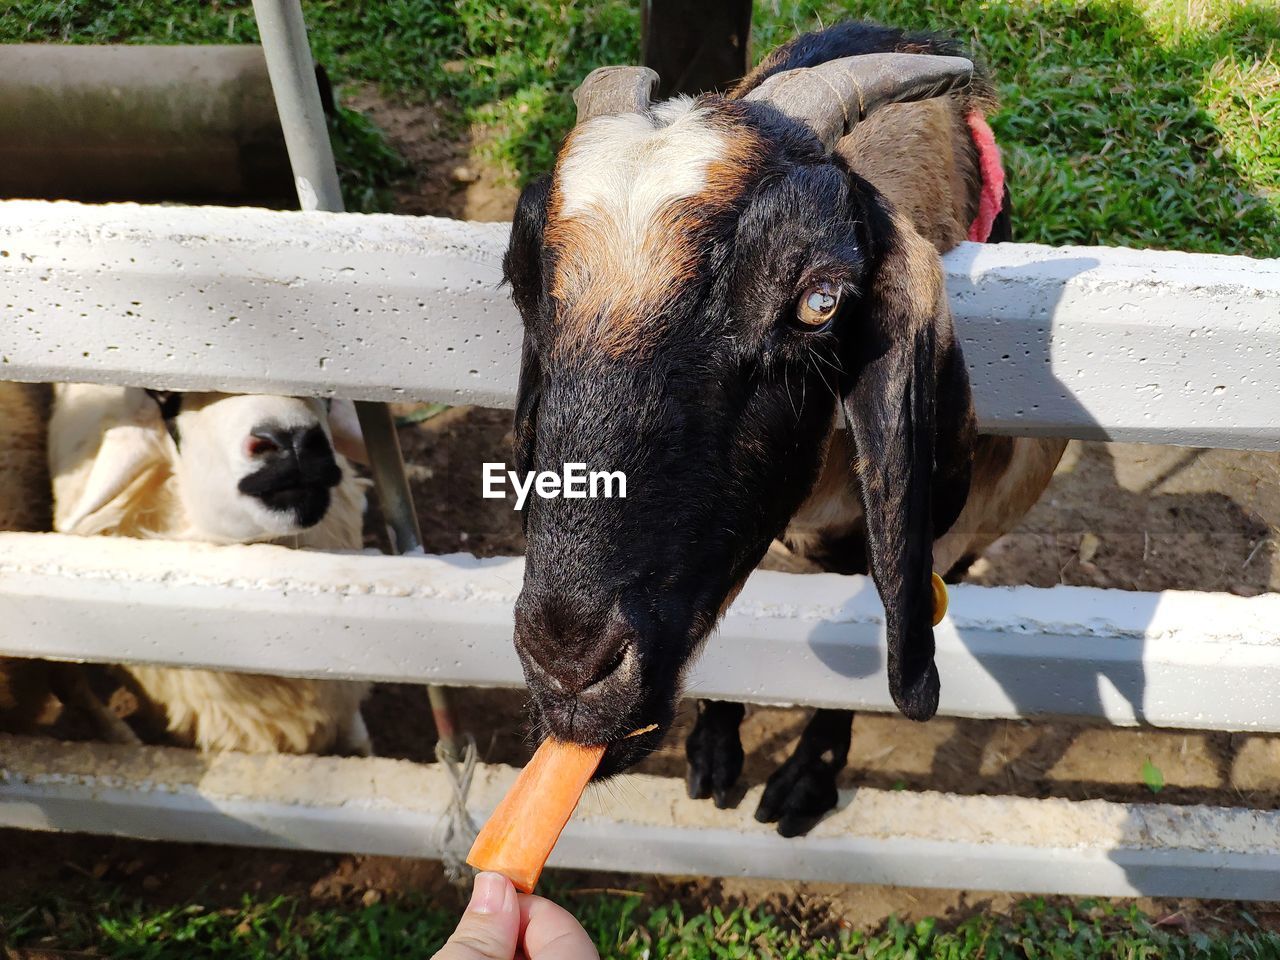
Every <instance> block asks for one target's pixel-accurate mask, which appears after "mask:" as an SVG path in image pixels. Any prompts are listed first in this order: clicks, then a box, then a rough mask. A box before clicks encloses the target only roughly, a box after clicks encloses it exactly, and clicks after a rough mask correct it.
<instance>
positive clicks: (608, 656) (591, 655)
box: [516, 635, 635, 697]
mask: <svg viewBox="0 0 1280 960" xmlns="http://www.w3.org/2000/svg"><path fill="white" fill-rule="evenodd" d="M516 644H517V648H518V649H519V650H521V651H522V652H523V654H524V665H525V673H526V675H532V678H534V679H536V681H537V682H538V684H539V685H541V686H545V687H547V688H549V689H550V690H551V691H552V692H554V693H556V694H559V695H561V696H566V697H584V696H585V697H590V696H597V695H599V694H601V693H603V692H605V691H606V689H608V688H609V687H610V683H609V681H610V680H611V679H612V678H614V677H617V676H618V675H619V674H621V673H622V672H623V670H624V669H626V668H627V667H628V665H629V661H634V658H635V644H634V642H633V641H632V639H631V638H630V637H628V636H622V635H619V636H606V637H602V638H601V641H600V643H598V644H593V645H592V646H591V647H590V648H589V649H585V650H573V649H562V648H559V647H558V646H557V645H556V644H555V642H554V640H553V639H552V638H546V640H545V641H535V642H531V643H529V642H526V643H521V642H520V640H519V639H517V641H516ZM630 665H632V666H634V664H633V663H631V664H630Z"/></svg>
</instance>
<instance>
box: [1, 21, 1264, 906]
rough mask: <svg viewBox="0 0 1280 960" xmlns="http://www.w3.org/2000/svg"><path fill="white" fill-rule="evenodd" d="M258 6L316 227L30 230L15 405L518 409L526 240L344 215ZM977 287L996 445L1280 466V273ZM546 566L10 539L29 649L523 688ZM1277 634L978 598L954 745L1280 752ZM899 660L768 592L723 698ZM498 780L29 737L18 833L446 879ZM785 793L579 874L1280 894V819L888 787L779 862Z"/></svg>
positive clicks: (812, 691) (1099, 265) (1238, 263)
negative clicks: (1166, 740) (1155, 742)
mask: <svg viewBox="0 0 1280 960" xmlns="http://www.w3.org/2000/svg"><path fill="white" fill-rule="evenodd" d="M255 6H256V8H257V10H258V14H259V17H260V25H261V28H262V34H263V40H264V44H265V46H266V50H267V56H268V64H269V67H270V70H271V78H272V82H273V85H274V86H275V89H276V93H277V100H278V104H279V106H280V108H281V114H282V121H283V125H284V128H285V131H286V137H287V139H288V141H289V147H290V157H291V160H292V162H293V165H294V171H295V174H296V176H297V178H298V182H299V194H300V196H301V197H302V200H303V207H304V211H303V212H269V211H265V210H251V209H235V210H231V209H223V208H216V207H200V208H196V207H159V206H138V205H131V204H120V205H107V206H82V205H78V204H72V203H43V202H31V201H10V202H6V203H2V204H0V310H2V311H3V312H2V314H0V316H2V317H3V330H4V339H3V341H2V342H0V375H2V376H3V377H4V378H5V379H10V380H22V381H84V382H100V383H118V384H128V385H137V386H150V387H159V388H166V389H179V390H219V391H232V392H237V391H242V392H263V393H276V394H299V395H310V396H336V397H347V398H352V399H355V400H360V401H402V400H431V401H441V402H445V403H450V404H481V405H487V406H504V407H508V408H509V407H510V406H511V404H512V402H513V398H514V393H515V385H516V375H517V367H518V353H519V343H520V338H521V328H520V320H519V317H518V315H517V313H516V311H515V308H514V307H513V306H512V305H511V304H510V302H509V301H508V299H507V296H506V294H505V292H504V291H502V290H500V289H499V280H500V276H501V272H500V260H501V256H502V251H503V250H504V248H505V245H506V239H507V231H508V228H507V226H506V225H501V224H478V223H467V222H459V221H452V220H443V219H436V218H429V217H423V218H418V217H399V216H359V215H348V214H343V213H336V212H323V211H324V210H326V209H330V210H332V209H336V198H337V183H336V179H335V177H334V173H333V166H332V158H331V156H330V154H329V150H328V144H327V140H326V139H325V138H324V135H323V130H324V128H323V124H322V121H321V118H320V116H319V114H318V98H317V96H316V92H315V89H314V85H313V78H312V74H311V64H310V56H309V52H308V50H307V46H306V41H305V34H304V32H303V31H302V21H301V12H300V10H299V9H298V6H297V3H296V0H259V2H258V3H257V4H256V5H255ZM945 268H946V271H947V283H948V290H949V293H950V298H951V307H952V310H953V313H954V315H955V322H956V327H957V330H958V331H959V334H960V336H961V338H962V341H963V349H964V352H965V356H966V358H967V360H968V363H969V366H970V376H971V378H972V381H973V388H974V393H975V398H976V401H977V404H978V414H979V418H980V427H981V428H982V429H984V430H986V431H990V432H997V433H1007V434H1024V435H1032V436H1059V437H1076V438H1080V439H1089V440H1100V439H1108V440H1124V441H1133V442H1148V443H1162V444H1182V445H1189V446H1211V447H1230V448H1242V449H1257V450H1280V401H1278V400H1277V396H1276V375H1275V371H1276V369H1277V367H1280V261H1258V260H1250V259H1246V258H1243V257H1228V256H1207V255H1190V254H1183V253H1163V252H1148V251H1136V250H1123V249H1105V248H1083V247H1080V248H1050V247H1042V246H1033V245H1020V244H1002V245H995V246H985V245H980V244H973V243H966V244H962V245H960V247H959V248H958V249H956V250H955V251H953V252H952V253H951V254H949V255H948V256H947V257H946V258H945ZM366 409H367V410H369V411H371V412H370V414H369V418H367V419H366V420H365V423H366V432H369V431H370V428H371V426H372V427H373V428H374V429H376V423H375V420H376V416H375V414H376V408H366ZM371 439H372V437H371ZM392 513H395V510H394V505H393V510H392ZM411 528H412V519H411V518H408V519H405V518H404V517H401V518H400V519H399V521H398V530H397V540H398V542H399V545H400V546H401V547H402V548H411V547H412V546H413V545H414V540H413V533H412V529H411ZM522 566H523V565H522V561H521V560H520V559H518V558H506V559H495V560H476V559H474V558H472V557H470V556H464V555H450V556H425V555H422V554H421V553H420V552H417V553H415V552H413V551H412V550H410V551H409V553H408V555H402V556H373V555H363V554H359V555H357V554H326V553H315V552H305V551H290V550H286V549H285V548H282V547H275V546H267V545H254V546H212V545H206V544H190V543H173V542H146V541H132V540H123V539H94V538H90V539H82V538H78V537H70V536H59V535H54V534H18V533H6V534H0V620H2V621H3V623H4V629H3V631H0V654H4V655H13V656H40V657H47V658H54V659H68V660H83V661H101V662H126V663H154V664H161V665H170V666H187V667H200V668H212V669H234V670H239V671H252V672H261V673H275V674H281V675H293V676H311V677H319V678H351V679H367V680H383V681H391V680H394V681H401V682H404V681H409V682H418V683H423V684H431V685H434V686H440V687H447V686H507V687H513V686H519V685H521V684H522V682H523V678H522V674H521V671H520V667H519V663H518V660H517V658H516V655H515V651H514V650H513V648H512V645H511V634H512V604H513V602H514V600H515V597H516V594H517V593H518V591H519V587H520V583H521V579H522ZM1278 625H1280V596H1276V595H1264V596H1259V597H1253V598H1242V597H1236V596H1232V595H1227V594H1212V593H1193V592H1178V591H1170V592H1164V593H1136V592H1123V591H1116V590H1098V589H1090V588H1074V587H1056V588H1053V589H1047V590H1046V589H1033V588H1026V587H1018V588H983V587H977V586H965V585H962V586H957V587H955V588H953V590H952V595H951V605H950V612H949V615H948V617H947V618H946V620H945V621H944V622H943V623H942V624H941V625H940V626H939V627H938V628H937V631H936V636H937V646H938V651H937V663H938V669H939V672H940V673H941V675H942V677H943V688H942V703H941V710H940V712H941V713H943V714H945V715H951V716H959V717H976V718H1017V717H1040V716H1075V717H1089V718H1097V719H1100V720H1104V721H1106V722H1109V723H1112V724H1118V725H1133V724H1153V725H1156V726H1162V727H1172V728H1184V729H1215V730H1241V731H1255V732H1263V731H1280V693H1278V692H1277V691H1280V626H1278ZM230 641H234V642H230ZM883 661H884V653H883V611H882V609H881V606H880V601H879V598H878V596H877V595H876V592H875V589H874V586H873V585H872V583H871V581H870V580H869V579H866V578H860V577H841V576H835V575H828V574H811V575H795V574H782V573H772V572H757V573H756V574H755V575H753V576H752V577H751V579H750V581H749V582H748V584H747V586H746V588H745V589H744V590H743V592H742V594H741V595H740V596H739V597H738V599H737V600H736V602H735V603H734V604H733V606H732V608H731V609H730V610H729V612H728V614H727V616H726V617H725V619H724V621H723V623H722V625H721V627H720V628H719V630H718V631H717V633H716V634H715V636H714V637H713V639H712V641H711V643H710V644H709V646H708V648H707V650H706V652H705V653H704V655H703V656H702V658H701V661H700V662H699V664H698V666H697V668H696V671H695V673H694V675H693V676H692V677H691V678H690V686H691V687H692V688H694V689H696V690H697V692H698V695H699V696H703V697H710V698H716V699H725V700H738V701H745V702H750V703H761V704H796V705H812V706H827V707H843V708H852V709H858V710H873V711H888V710H892V709H894V708H893V704H892V702H891V701H890V700H889V696H888V691H887V686H886V683H885V679H884V663H883ZM469 775H470V777H471V779H470V783H469V789H467V790H465V791H463V790H459V789H458V788H459V786H460V785H459V784H458V783H457V781H455V779H454V777H453V776H452V775H451V773H450V771H449V768H448V767H447V765H444V764H437V765H434V766H419V765H415V764H411V763H408V762H404V761H394V760H386V759H339V758H314V757H293V756H271V757H256V756H246V755H234V754H223V755H212V756H205V755H200V754H198V753H194V752H191V751H184V750H176V749H167V748H133V747H120V746H110V745H103V744H84V743H76V744H60V743H56V742H53V741H49V740H36V739H24V738H18V737H0V825H5V826H16V827H23V828H29V829H37V830H65V831H87V832H95V833H108V834H119V835H126V836H134V837H141V838H149V839H163V840H199V841H206V842H215V843H230V844H245V845H256V846H269V847H281V848H294V849H310V850H326V851H350V852H364V853H374V854H397V855H416V856H423V857H437V858H438V857H441V856H443V855H445V854H450V853H451V854H456V853H458V852H460V851H459V850H458V846H459V845H460V844H461V845H462V846H463V847H464V848H465V839H464V838H461V837H458V836H456V835H451V834H450V831H449V829H448V828H449V825H450V824H451V823H452V822H453V821H454V819H455V817H456V815H457V810H456V808H455V807H454V804H455V802H456V801H457V798H459V797H460V796H462V797H465V803H466V807H467V810H468V812H469V814H470V816H471V817H472V818H473V819H475V820H476V821H480V820H482V819H483V818H484V816H485V815H486V814H487V813H488V812H489V811H490V810H492V809H493V807H494V806H495V805H496V804H497V802H498V800H499V799H500V798H501V796H502V795H503V793H504V792H505V790H506V788H507V786H508V785H509V784H510V782H511V780H512V778H513V777H514V771H513V770H512V769H510V768H507V767H502V766H487V765H483V764H481V765H477V766H476V767H475V769H474V771H469ZM465 785H466V784H463V786H465ZM758 791H759V788H755V789H753V790H752V791H750V792H749V794H748V797H747V799H746V800H745V801H744V802H743V803H741V804H740V805H739V809H738V810H737V811H731V810H717V809H714V808H713V807H712V806H711V805H710V804H707V803H705V802H702V801H691V800H689V799H687V798H686V797H685V792H684V784H683V783H682V782H680V781H677V780H671V779H665V778H657V777H651V776H643V775H635V774H633V775H628V776H624V777H623V778H621V786H620V787H619V788H618V789H613V790H609V791H602V792H599V793H596V794H594V795H591V794H589V795H588V797H587V799H586V800H585V801H584V804H583V807H582V809H580V810H579V813H578V815H577V817H576V818H575V819H574V820H573V821H572V822H571V824H570V826H569V827H568V829H567V830H566V832H565V834H564V837H563V839H562V841H561V843H560V845H559V846H558V847H557V849H556V852H555V854H554V856H553V858H552V861H551V862H552V864H553V865H558V866H562V867H584V868H592V869H605V870H616V869H626V870H627V871H645V872H657V873H673V874H714V875H746V876H761V877H776V878H790V879H808V880H825V881H838V882H854V883H890V884H903V885H910V886H938V887H963V888H968V889H998V890H1010V891H1028V892H1041V893H1077V894H1101V895H1125V894H1133V893H1141V894H1149V895H1190V896H1198V897H1229V898H1249V899H1280V813H1277V812H1271V811H1259V810H1252V809H1243V808H1232V807H1212V806H1178V805H1167V804H1156V803H1143V804H1126V803H1114V802H1107V801H1100V800H1091V801H1067V800H1060V799H1050V800H1036V799H1026V798H1019V797H999V796H994V797H993V796H960V795H948V794H941V793H933V792H906V791H882V790H874V789H867V788H861V789H858V790H856V791H854V792H852V793H849V794H844V795H842V798H841V804H840V807H839V808H838V810H837V811H836V812H835V813H834V814H833V815H831V816H829V817H828V818H826V819H825V820H823V821H822V822H821V823H819V824H818V826H817V827H816V828H815V829H814V830H813V831H812V832H811V833H810V834H809V835H807V836H805V837H801V838H796V839H782V838H780V837H779V836H778V835H777V834H776V833H775V832H774V829H773V828H772V827H771V826H768V825H764V824H759V823H756V822H755V821H754V820H753V819H751V817H750V816H749V815H748V813H747V812H746V811H748V810H749V809H751V808H752V807H753V806H754V800H755V798H756V797H757V796H758Z"/></svg>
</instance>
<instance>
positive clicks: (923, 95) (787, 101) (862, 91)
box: [744, 53, 973, 152]
mask: <svg viewBox="0 0 1280 960" xmlns="http://www.w3.org/2000/svg"><path fill="white" fill-rule="evenodd" d="M972 76H973V64H972V63H971V62H970V61H968V60H966V59H964V57H938V56H932V55H927V54H918V53H867V54H863V55H862V56H857V57H845V58H844V59H841V60H830V61H828V62H827V63H823V64H819V65H818V66H816V67H801V68H800V69H798V70H787V71H785V72H783V73H776V74H774V75H773V76H771V77H770V78H769V79H767V80H766V81H765V82H764V83H762V84H760V86H758V87H756V88H755V89H754V90H752V91H751V92H750V93H748V94H747V95H746V97H744V99H746V100H763V101H767V102H769V103H771V104H773V106H775V107H777V108H778V109H779V110H781V111H782V112H783V113H785V114H786V115H787V116H789V117H791V118H792V119H794V120H799V121H801V122H802V123H804V124H806V125H807V126H808V127H809V128H810V129H811V130H813V132H814V133H816V134H817V135H818V139H819V140H821V141H822V143H823V145H824V146H826V148H827V151H828V152H830V151H832V150H834V149H835V146H836V143H837V142H839V140H840V138H841V137H843V136H846V135H847V134H848V133H849V132H850V131H851V130H853V128H854V127H855V126H856V125H857V124H858V122H859V121H860V120H865V119H866V118H867V116H868V115H869V114H870V113H871V112H872V111H873V110H875V109H876V108H877V107H882V106H884V105H885V104H889V103H906V102H910V101H914V100H928V99H929V98H931V97H937V96H941V95H942V94H944V93H949V92H950V91H952V90H957V89H960V88H962V87H965V86H967V85H968V83H969V80H970V78H971V77H972Z"/></svg>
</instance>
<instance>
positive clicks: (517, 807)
mask: <svg viewBox="0 0 1280 960" xmlns="http://www.w3.org/2000/svg"><path fill="white" fill-rule="evenodd" d="M604 750H605V748H604V747H603V746H598V747H584V746H580V745H579V744H576V743H562V742H561V741H559V740H554V739H550V738H548V739H546V740H544V741H542V746H540V747H538V749H537V752H535V753H534V755H533V759H532V760H530V761H529V765H528V766H526V767H525V768H524V769H523V770H521V771H520V776H518V777H516V782H515V783H514V784H512V787H511V789H510V790H509V791H507V795H506V796H505V797H503V798H502V802H501V803H500V804H498V808H497V809H496V810H494V811H493V815H492V816H490V817H489V820H488V822H487V823H486V824H485V825H484V829H482V830H481V831H480V835H479V836H478V837H476V842H475V843H474V844H472V846H471V852H470V853H469V854H467V863H469V864H471V866H473V867H475V868H476V869H477V870H493V871H495V872H497V873H501V874H502V875H503V876H505V877H507V878H508V879H510V881H511V882H512V883H514V884H515V885H516V889H518V890H522V891H523V892H525V893H532V892H533V888H534V887H535V886H537V883H538V877H539V876H541V874H542V868H543V867H544V866H546V863H547V858H548V857H549V856H551V851H552V849H553V848H554V847H555V845H556V841H557V840H559V839H560V833H561V831H562V830H564V827H565V824H567V823H568V822H569V818H570V817H571V816H573V809H574V807H576V806H577V805H578V800H579V799H580V798H581V797H582V791H583V790H585V789H586V788H587V783H588V782H589V781H590V780H591V775H592V774H593V773H595V772H596V767H598V766H600V761H601V759H603V757H604Z"/></svg>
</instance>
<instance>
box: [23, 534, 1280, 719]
mask: <svg viewBox="0 0 1280 960" xmlns="http://www.w3.org/2000/svg"><path fill="white" fill-rule="evenodd" d="M523 573H524V563H523V561H522V560H521V559H519V558H502V559H495V560H476V559H475V558H473V557H470V556H465V555H454V556H447V557H421V556H418V557H413V556H409V557H384V556H374V555H364V554H332V553H319V552H310V551H308V552H297V551H291V550H287V549H285V548H284V547H273V546H265V545H258V546H235V547H217V546H212V545H207V544H184V543H169V542H158V541H135V540H123V539H120V540H117V539H85V538H79V537H66V536H58V535H54V534H21V533H9V534H0V623H3V624H4V625H5V628H4V630H3V632H0V654H12V655H17V656H34V655H43V656H49V657H54V658H59V659H72V660H90V661H107V662H141V663H163V664H168V665H174V666H188V667H211V668H216V669H234V670H248V671H254V672H260V673H279V674H293V675H307V676H316V677H347V678H359V679H369V680H392V681H402V682H404V681H407V682H422V683H433V684H439V685H442V686H481V687H494V686H499V687H511V686H520V685H522V683H523V677H522V674H521V672H520V665H519V661H518V660H517V659H516V655H515V652H514V650H513V648H512V645H511V633H512V619H511V611H512V604H513V602H514V601H515V598H516V594H517V593H518V592H519V590H520V582H521V578H522V576H523ZM89 623H91V624H94V629H92V630H86V629H85V625H86V624H89ZM883 623H884V611H883V608H882V607H881V605H880V601H879V598H878V597H877V595H876V592H875V589H874V587H873V586H872V584H871V582H870V581H869V580H868V579H867V578H864V577H841V576H836V575H834V574H786V573H773V572H757V573H755V574H754V575H753V576H752V577H751V579H750V580H749V581H748V583H747V586H746V588H745V589H744V590H743V592H742V594H741V595H740V596H739V597H738V599H737V600H736V601H735V603H734V604H733V606H732V608H731V609H730V611H729V613H728V615H727V616H726V617H725V620H724V622H723V623H722V625H721V627H720V629H719V630H718V631H717V632H716V634H715V636H714V637H713V639H712V641H711V642H710V643H709V644H708V646H707V649H706V651H705V653H704V654H703V656H702V658H701V659H700V661H699V663H698V665H697V666H696V667H695V669H694V671H693V673H692V674H691V676H690V679H689V685H690V688H691V689H693V690H695V691H697V694H698V695H699V696H704V697H712V698H719V699H726V700H741V701H746V702H752V703H766V704H807V705H811V706H828V707H851V708H854V709H869V710H879V711H892V710H894V706H893V703H892V701H891V700H890V699H889V695H888V682H887V680H886V678H885V676H884V654H883V650H884V626H883ZM936 635H937V641H938V654H937V659H938V667H939V670H940V672H941V674H942V678H943V684H942V704H941V712H942V713H943V714H945V715H949V716H962V717H1006V718H1016V717H1020V716H1022V717H1029V716H1037V715H1073V716H1084V717H1098V718H1103V719H1106V720H1108V721H1110V722H1111V723H1113V724H1133V723H1136V722H1139V721H1143V722H1147V723H1153V724H1156V725H1158V726H1165V727H1182V728H1192V729H1222V730H1253V731H1280V596H1276V595H1267V596H1260V597H1252V598H1244V597H1233V596H1229V595H1225V594H1211V593H1191V592H1179V591H1171V592H1167V593H1162V594H1152V593H1131V592H1126V591H1122V590H1095V589H1088V588H1082V587H1058V588H1054V589H1052V590H1040V589H1034V588H1031V587H1014V588H988V587H976V586H958V587H954V588H952V591H951V605H950V611H949V613H948V616H947V619H946V620H945V621H944V622H943V624H942V625H940V626H939V627H938V629H937V631H936ZM228 637H236V638H238V639H239V641H240V642H236V643H228V642H227V638H228Z"/></svg>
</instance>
